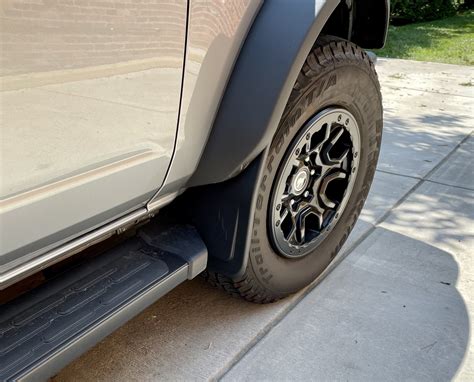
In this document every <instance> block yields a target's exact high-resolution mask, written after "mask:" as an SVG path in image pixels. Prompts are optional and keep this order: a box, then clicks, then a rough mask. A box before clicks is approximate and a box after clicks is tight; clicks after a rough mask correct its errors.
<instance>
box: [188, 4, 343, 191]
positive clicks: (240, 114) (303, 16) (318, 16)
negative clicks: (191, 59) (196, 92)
mask: <svg viewBox="0 0 474 382" xmlns="http://www.w3.org/2000/svg"><path fill="white" fill-rule="evenodd" d="M338 4H339V0H324V1H319V0H318V1H315V0H301V1H300V2H298V6H295V5H294V3H293V2H290V1H285V0H277V1H269V2H265V3H264V4H263V5H262V7H261V9H260V11H259V13H258V15H257V17H256V19H255V21H254V23H253V25H252V27H251V29H250V31H249V33H248V35H247V38H246V40H245V42H244V45H243V47H242V49H241V52H240V54H239V57H238V59H237V62H236V64H235V66H234V70H233V72H232V75H231V77H230V79H229V82H228V84H227V88H226V91H225V93H224V96H223V98H222V100H221V104H220V107H219V110H218V112H217V115H216V118H215V120H214V124H213V127H212V130H211V134H210V136H209V139H208V141H207V144H206V147H205V149H204V153H203V155H202V157H201V160H200V162H199V165H198V167H197V169H196V171H195V173H194V174H193V176H192V178H191V180H190V182H189V185H190V186H197V185H203V184H211V183H218V182H222V181H225V180H228V179H230V178H232V177H234V176H236V175H237V174H239V173H240V172H241V171H242V170H244V169H245V168H246V167H247V166H248V165H249V164H250V163H251V162H252V160H254V159H255V158H256V157H257V156H258V155H259V154H260V153H262V152H263V151H264V149H265V147H266V146H268V144H269V143H270V142H271V139H272V137H273V135H274V133H275V131H276V128H277V126H278V121H279V120H280V118H281V115H282V113H283V110H284V108H285V105H286V103H287V101H288V98H289V95H290V93H291V89H292V87H293V85H294V83H295V81H296V78H297V76H298V73H299V71H300V70H301V67H302V66H303V63H304V60H305V59H306V57H307V55H308V53H309V51H310V50H311V48H312V46H313V44H314V42H315V41H316V39H317V37H318V35H319V34H320V32H321V30H322V29H323V27H324V25H325V24H326V22H327V20H328V19H329V17H330V16H331V14H332V12H333V11H334V10H335V9H336V7H337V6H338Z"/></svg>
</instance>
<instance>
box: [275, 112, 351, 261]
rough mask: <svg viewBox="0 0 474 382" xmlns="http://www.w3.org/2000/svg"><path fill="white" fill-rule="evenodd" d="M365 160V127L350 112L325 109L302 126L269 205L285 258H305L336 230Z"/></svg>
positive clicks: (280, 247) (286, 159)
mask: <svg viewBox="0 0 474 382" xmlns="http://www.w3.org/2000/svg"><path fill="white" fill-rule="evenodd" d="M359 158H360V132H359V126H358V124H357V121H356V119H355V118H354V116H353V115H352V114H351V113H350V112H349V111H348V110H346V109H342V108H330V109H326V110H323V111H322V112H320V113H318V114H317V115H315V116H314V117H313V118H311V120H310V121H308V122H307V123H306V124H305V126H303V127H302V128H301V130H300V132H299V133H298V135H297V136H296V137H295V139H294V140H293V141H292V143H291V144H290V147H289V148H288V150H287V152H286V154H285V156H284V158H283V161H282V164H281V166H280V169H279V171H278V173H277V177H276V181H275V183H274V187H273V191H272V197H271V201H270V204H269V215H270V219H269V222H270V236H271V239H272V242H273V244H274V246H275V249H276V250H277V252H278V253H279V254H280V255H282V256H284V257H287V258H299V257H303V256H305V255H307V254H308V253H310V252H312V251H313V250H314V249H316V247H317V246H318V245H319V244H320V243H321V242H322V241H323V240H324V238H325V237H326V236H327V235H328V234H329V232H331V230H332V229H334V226H335V225H336V223H337V221H338V220H339V219H340V217H341V215H342V214H343V212H344V209H345V207H346V205H347V202H348V200H349V198H350V195H351V193H352V189H353V187H354V182H355V179H356V177H357V172H358V168H359Z"/></svg>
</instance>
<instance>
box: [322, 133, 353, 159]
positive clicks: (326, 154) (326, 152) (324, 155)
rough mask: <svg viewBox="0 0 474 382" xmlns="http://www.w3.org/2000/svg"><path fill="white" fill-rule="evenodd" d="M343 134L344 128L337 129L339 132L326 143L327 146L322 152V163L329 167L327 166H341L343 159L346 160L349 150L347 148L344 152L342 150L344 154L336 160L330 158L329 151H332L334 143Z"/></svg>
mask: <svg viewBox="0 0 474 382" xmlns="http://www.w3.org/2000/svg"><path fill="white" fill-rule="evenodd" d="M343 133H344V128H343V127H341V128H339V130H338V131H337V133H336V135H335V136H334V137H333V138H332V139H331V140H330V141H329V142H328V144H327V145H326V147H325V148H324V150H323V151H322V153H321V154H322V155H321V156H322V161H323V162H324V163H325V164H327V165H329V166H333V167H334V166H340V165H341V164H342V162H343V161H344V159H346V158H347V155H348V154H349V149H348V148H347V149H346V150H344V152H343V153H342V154H341V155H339V157H337V158H333V157H331V150H332V149H333V147H334V146H335V145H336V143H337V142H338V141H339V139H340V138H341V136H342V134H343Z"/></svg>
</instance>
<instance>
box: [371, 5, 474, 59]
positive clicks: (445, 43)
mask: <svg viewBox="0 0 474 382" xmlns="http://www.w3.org/2000/svg"><path fill="white" fill-rule="evenodd" d="M376 53H377V55H378V56H380V57H396V58H406V59H410V60H417V61H434V62H445V63H448V64H459V65H474V11H473V10H471V11H467V12H464V13H461V14H458V15H456V16H453V17H449V18H446V19H443V20H436V21H430V22H424V23H416V24H409V25H403V26H397V27H396V26H390V28H389V31H388V38H387V43H386V45H385V48H383V49H380V50H378V51H377V52H376Z"/></svg>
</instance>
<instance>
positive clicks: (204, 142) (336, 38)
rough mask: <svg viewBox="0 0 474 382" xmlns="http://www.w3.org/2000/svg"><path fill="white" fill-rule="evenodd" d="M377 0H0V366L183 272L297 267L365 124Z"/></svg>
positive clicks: (2, 375) (368, 176)
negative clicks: (370, 50) (370, 53)
mask: <svg viewBox="0 0 474 382" xmlns="http://www.w3.org/2000/svg"><path fill="white" fill-rule="evenodd" d="M388 15H389V0H377V1H365V0H294V1H292V0H268V1H263V0H223V1H217V0H216V1H213V0H148V1H144V0H139V1H132V0H87V1H76V0H74V1H72V0H6V1H3V2H2V3H1V5H0V17H1V22H0V36H1V38H0V39H1V65H0V69H1V82H0V85H1V93H0V94H1V95H0V97H1V119H0V121H1V130H0V131H1V135H0V137H1V153H0V154H1V156H0V160H1V164H0V166H1V167H0V171H1V172H0V175H1V181H0V197H1V201H0V224H1V225H0V304H1V308H0V380H26V379H34V380H38V379H46V378H48V377H49V376H51V375H54V374H55V373H56V372H57V371H58V370H60V369H61V368H62V367H64V366H65V365H66V364H67V363H68V362H70V361H71V360H72V359H74V358H75V357H77V356H78V355H80V354H81V353H82V352H84V351H86V350H87V349H88V348H90V347H92V346H93V345H94V344H95V343H97V342H98V341H100V340H101V339H102V338H104V337H105V336H107V335H108V334H110V333H111V332H112V331H113V330H115V329H116V328H118V327H119V326H120V325H122V324H123V323H125V322H126V321H127V320H129V319H130V318H132V317H133V316H134V315H136V314H137V313H138V312H140V311H141V310H143V309H144V308H146V307H147V306H149V305H150V304H152V303H153V302H154V301H156V300H157V299H158V298H160V297H161V296H162V295H163V294H165V293H167V292H168V291H170V290H171V289H172V288H174V287H175V286H177V285H178V284H180V283H182V282H184V281H185V280H187V279H192V278H194V277H196V276H198V275H199V274H202V275H203V276H204V277H205V278H206V279H207V280H209V281H210V282H211V283H212V284H214V285H216V286H218V287H221V288H222V289H224V290H225V291H227V292H229V293H231V294H233V295H236V296H241V297H243V298H244V299H246V300H248V301H252V302H255V303H270V302H273V301H275V300H278V299H281V298H284V297H285V296H288V295H289V294H291V293H294V292H296V291H298V290H299V289H301V288H303V287H305V286H307V285H308V284H310V283H311V282H313V281H314V280H315V279H316V278H318V276H320V275H321V274H322V272H323V271H324V270H325V269H326V268H327V267H328V265H330V264H331V263H332V262H333V260H334V259H335V258H336V255H337V253H338V251H339V250H340V249H341V247H342V245H343V244H344V242H345V240H346V239H347V237H348V235H349V233H350V232H351V229H352V228H353V226H354V224H355V222H356V220H357V218H358V215H359V213H360V211H361V209H362V207H363V205H364V201H365V199H366V197H367V193H368V192H369V188H370V185H371V182H372V178H373V176H374V172H375V167H376V164H377V158H378V154H379V149H380V143H381V137H382V123H383V117H382V102H381V94H380V86H379V83H378V80H377V75H376V72H375V69H374V63H373V60H372V59H371V56H370V55H369V54H368V53H367V52H366V51H365V49H375V48H380V47H382V46H383V44H384V41H385V37H386V32H387V24H388Z"/></svg>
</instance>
